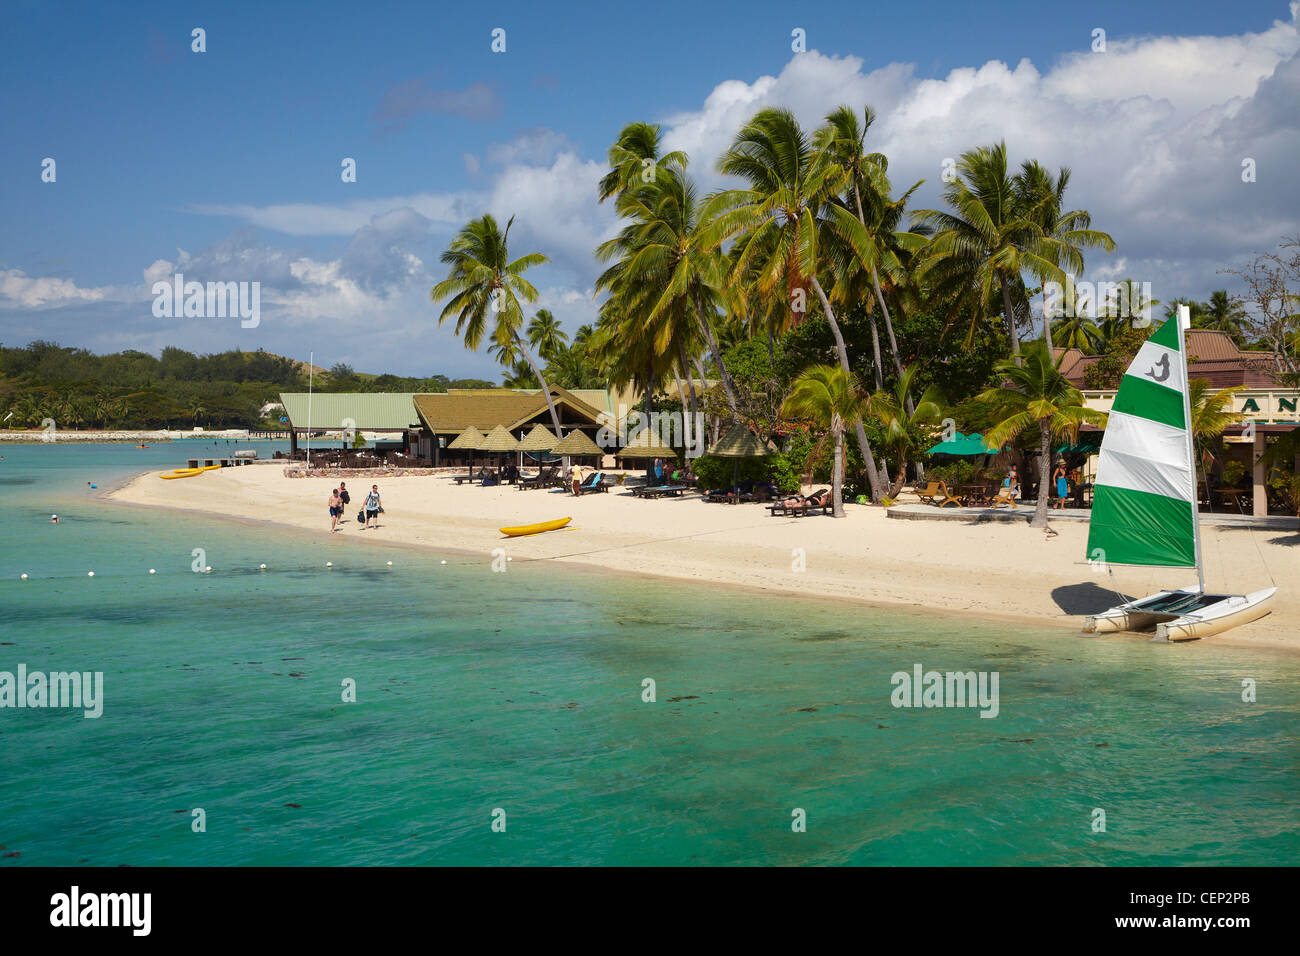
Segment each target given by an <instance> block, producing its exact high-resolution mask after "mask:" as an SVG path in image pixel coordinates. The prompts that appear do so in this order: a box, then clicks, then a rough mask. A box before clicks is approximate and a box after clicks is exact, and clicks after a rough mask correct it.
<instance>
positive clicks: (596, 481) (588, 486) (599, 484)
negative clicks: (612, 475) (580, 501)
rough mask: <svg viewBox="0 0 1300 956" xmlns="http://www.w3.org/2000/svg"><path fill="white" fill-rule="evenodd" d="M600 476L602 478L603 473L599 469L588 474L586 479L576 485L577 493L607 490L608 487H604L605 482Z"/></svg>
mask: <svg viewBox="0 0 1300 956" xmlns="http://www.w3.org/2000/svg"><path fill="white" fill-rule="evenodd" d="M602 478H604V474H603V473H601V472H599V471H597V472H595V473H593V474H591V475H588V476H587V480H586V481H584V482H583V483H582V484H580V485H578V494H579V495H581V494H583V493H584V492H588V491H608V490H609V489H608V488H606V486H605V483H604V482H603V481H602V480H601V479H602Z"/></svg>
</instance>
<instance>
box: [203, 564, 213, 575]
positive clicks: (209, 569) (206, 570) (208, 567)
mask: <svg viewBox="0 0 1300 956" xmlns="http://www.w3.org/2000/svg"><path fill="white" fill-rule="evenodd" d="M211 570H212V565H210V564H209V565H208V566H207V567H206V568H204V569H203V573H204V574H207V573H208V572H210V571H211Z"/></svg>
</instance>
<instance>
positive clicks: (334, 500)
mask: <svg viewBox="0 0 1300 956" xmlns="http://www.w3.org/2000/svg"><path fill="white" fill-rule="evenodd" d="M341 514H343V499H341V498H340V497H339V490H338V489H337V488H335V489H334V490H333V491H331V492H330V534H333V533H334V532H335V531H337V530H339V528H338V525H339V515H341Z"/></svg>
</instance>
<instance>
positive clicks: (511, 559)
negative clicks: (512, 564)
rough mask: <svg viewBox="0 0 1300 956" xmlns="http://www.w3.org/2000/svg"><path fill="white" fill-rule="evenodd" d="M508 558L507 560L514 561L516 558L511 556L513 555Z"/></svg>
mask: <svg viewBox="0 0 1300 956" xmlns="http://www.w3.org/2000/svg"><path fill="white" fill-rule="evenodd" d="M506 560H507V561H513V560H514V558H511V557H507V558H506Z"/></svg>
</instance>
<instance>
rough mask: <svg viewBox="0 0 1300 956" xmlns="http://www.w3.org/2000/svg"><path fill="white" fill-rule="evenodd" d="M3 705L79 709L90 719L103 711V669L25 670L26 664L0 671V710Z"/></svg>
mask: <svg viewBox="0 0 1300 956" xmlns="http://www.w3.org/2000/svg"><path fill="white" fill-rule="evenodd" d="M5 707H19V708H27V707H33V708H35V707H70V708H73V709H77V708H80V709H82V710H84V711H85V713H84V714H83V716H84V717H86V718H87V719H92V720H93V719H94V718H96V717H99V716H100V715H101V714H103V713H104V672H103V671H94V672H91V671H85V672H84V673H83V672H81V671H51V672H50V673H49V674H46V673H44V672H43V671H32V672H31V673H28V671H27V665H26V664H19V665H18V673H17V674H14V673H13V672H11V671H0V709H3V708H5Z"/></svg>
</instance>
